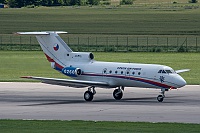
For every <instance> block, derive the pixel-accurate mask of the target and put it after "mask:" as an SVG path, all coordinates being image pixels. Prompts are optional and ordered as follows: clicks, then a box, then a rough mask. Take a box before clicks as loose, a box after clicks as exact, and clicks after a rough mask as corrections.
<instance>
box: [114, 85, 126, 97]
mask: <svg viewBox="0 0 200 133" xmlns="http://www.w3.org/2000/svg"><path fill="white" fill-rule="evenodd" d="M123 91H124V87H123V86H121V87H120V86H119V87H118V89H115V90H114V91H113V97H114V98H115V99H116V100H120V99H122V97H123Z"/></svg>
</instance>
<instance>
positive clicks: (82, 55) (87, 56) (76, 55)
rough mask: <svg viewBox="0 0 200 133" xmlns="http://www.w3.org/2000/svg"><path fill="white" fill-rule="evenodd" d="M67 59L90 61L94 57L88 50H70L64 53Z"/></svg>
mask: <svg viewBox="0 0 200 133" xmlns="http://www.w3.org/2000/svg"><path fill="white" fill-rule="evenodd" d="M66 55H67V56H66V57H67V60H70V61H77V62H85V61H87V62H88V61H91V60H93V59H94V55H93V54H92V53H88V52H70V53H67V54H66Z"/></svg>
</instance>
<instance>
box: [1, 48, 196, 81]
mask: <svg viewBox="0 0 200 133" xmlns="http://www.w3.org/2000/svg"><path fill="white" fill-rule="evenodd" d="M94 56H95V60H98V61H111V62H126V63H127V62H130V63H149V64H162V65H167V66H170V67H172V68H173V69H175V70H178V69H185V68H188V69H191V71H190V72H185V73H181V76H183V78H184V79H185V80H186V81H187V83H188V84H200V71H199V66H200V54H199V53H144V52H134V53H105V52H96V53H94ZM0 61H1V63H0V73H1V74H0V81H1V82H2V81H3V82H5V81H14V82H16V81H17V82H21V81H30V80H27V79H21V78H20V77H21V76H42V77H54V78H67V77H66V76H64V75H63V74H61V73H59V72H57V71H55V70H53V69H52V68H51V67H50V63H49V62H48V61H47V60H46V57H45V55H44V54H43V52H42V51H1V52H0Z"/></svg>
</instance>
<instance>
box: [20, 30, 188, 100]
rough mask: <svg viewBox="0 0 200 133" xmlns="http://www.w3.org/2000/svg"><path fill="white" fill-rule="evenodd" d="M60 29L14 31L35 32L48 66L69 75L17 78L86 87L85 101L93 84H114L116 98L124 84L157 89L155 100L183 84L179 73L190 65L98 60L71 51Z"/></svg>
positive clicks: (29, 33) (121, 94)
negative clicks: (174, 68) (173, 67)
mask: <svg viewBox="0 0 200 133" xmlns="http://www.w3.org/2000/svg"><path fill="white" fill-rule="evenodd" d="M66 33H67V32H64V31H41V32H17V33H16V34H18V35H35V36H36V38H37V41H38V42H39V44H40V46H41V48H42V50H43V52H44V54H45V55H46V57H47V60H48V61H49V62H50V64H51V67H52V68H53V69H55V70H57V71H59V72H60V73H62V74H64V75H66V76H68V77H71V78H72V79H57V78H46V77H35V76H23V77H21V78H27V79H35V80H40V81H42V83H46V84H52V85H61V86H69V87H77V88H81V87H88V89H87V91H85V93H84V99H85V101H92V100H93V97H94V95H95V94H96V90H95V87H100V88H106V89H110V88H115V90H114V91H113V97H114V98H115V99H116V100H120V99H121V98H122V97H123V91H124V89H125V87H141V88H154V89H160V90H161V94H160V95H158V96H157V100H158V102H163V100H164V98H165V91H168V90H169V89H177V88H181V87H183V86H185V85H186V81H185V80H184V79H183V78H182V77H181V76H180V75H179V73H182V72H186V71H190V69H182V70H176V71H175V70H173V69H172V68H171V67H169V66H165V65H158V64H140V63H119V62H102V61H96V60H94V55H93V54H92V53H90V52H73V51H72V49H71V48H70V47H69V46H68V45H67V44H66V43H65V42H64V41H63V40H62V39H61V37H60V36H59V34H66Z"/></svg>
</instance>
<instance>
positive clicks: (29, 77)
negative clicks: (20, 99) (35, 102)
mask: <svg viewBox="0 0 200 133" xmlns="http://www.w3.org/2000/svg"><path fill="white" fill-rule="evenodd" d="M20 78H25V79H31V78H33V76H22V77H20Z"/></svg>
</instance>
